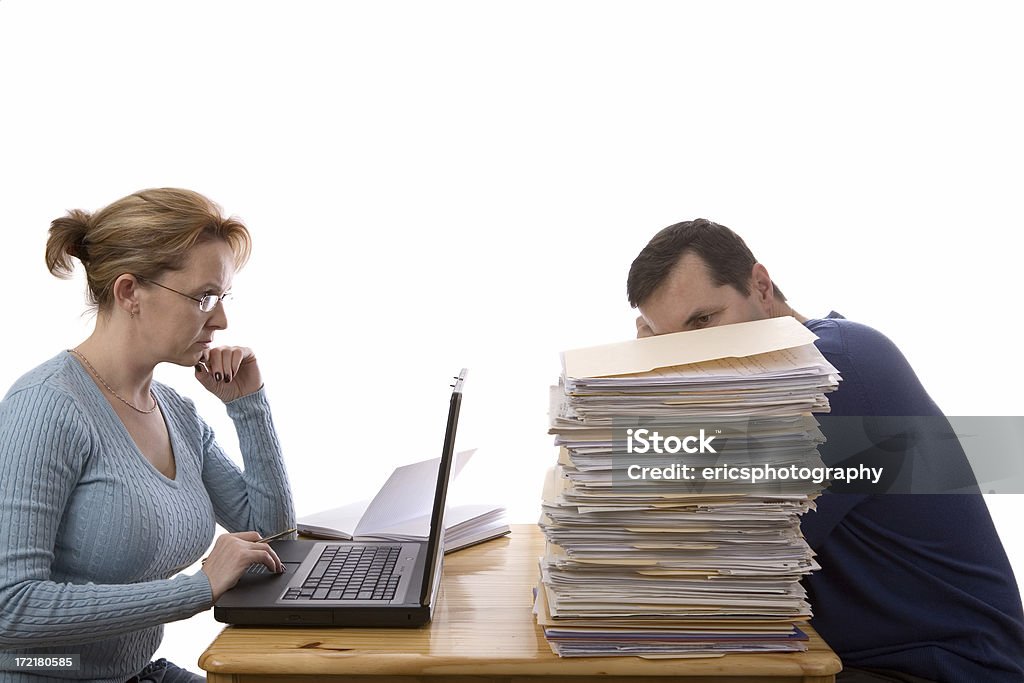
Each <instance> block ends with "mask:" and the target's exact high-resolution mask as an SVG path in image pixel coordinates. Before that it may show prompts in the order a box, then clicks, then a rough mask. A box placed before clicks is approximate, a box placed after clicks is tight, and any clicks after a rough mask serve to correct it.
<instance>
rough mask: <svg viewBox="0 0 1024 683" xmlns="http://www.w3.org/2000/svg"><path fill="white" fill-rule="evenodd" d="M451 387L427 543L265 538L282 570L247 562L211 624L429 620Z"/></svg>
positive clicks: (458, 385) (448, 453) (450, 431)
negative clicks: (279, 560)
mask: <svg viewBox="0 0 1024 683" xmlns="http://www.w3.org/2000/svg"><path fill="white" fill-rule="evenodd" d="M465 378H466V369H465V368H463V369H462V371H460V372H459V374H458V376H456V377H455V378H454V379H455V383H454V384H453V385H451V386H452V394H451V402H450V403H449V407H448V425H447V427H446V428H445V433H444V447H443V448H442V451H441V463H440V465H439V466H438V468H437V484H436V486H435V489H434V507H433V510H432V512H431V515H430V532H429V534H428V537H427V540H426V541H420V542H414V543H407V542H387V541H384V542H365V541H312V540H298V541H271V543H270V546H271V547H272V548H273V549H274V551H275V552H276V553H277V555H278V557H280V558H281V562H282V563H283V564H284V567H285V571H284V573H283V574H275V573H273V572H271V571H270V570H269V569H267V568H266V567H264V566H263V565H261V564H254V565H253V566H252V567H251V568H250V569H249V571H247V572H246V573H245V574H243V575H242V577H241V578H240V579H239V581H238V584H237V585H236V586H235V587H234V588H232V589H231V590H229V591H227V592H226V593H224V595H222V596H221V598H220V599H219V600H218V601H217V603H216V604H215V605H214V607H213V616H214V618H215V619H216V620H217V621H222V622H224V623H227V624H236V625H259V626H358V627H377V626H379V627H389V628H394V627H416V626H422V625H423V624H426V623H428V622H429V621H430V619H431V616H432V614H433V611H434V604H435V602H436V600H437V592H438V587H439V586H440V582H441V565H442V562H443V560H444V508H445V500H446V498H447V496H448V480H449V477H450V476H451V470H452V461H453V460H454V453H455V431H456V428H457V427H458V423H459V408H460V406H461V405H462V383H463V381H464V380H465Z"/></svg>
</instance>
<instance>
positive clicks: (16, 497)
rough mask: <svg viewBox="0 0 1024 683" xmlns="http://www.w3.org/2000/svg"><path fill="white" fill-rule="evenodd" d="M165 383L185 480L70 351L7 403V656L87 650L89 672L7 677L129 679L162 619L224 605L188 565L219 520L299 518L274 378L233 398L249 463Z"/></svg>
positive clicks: (0, 448) (156, 387)
mask: <svg viewBox="0 0 1024 683" xmlns="http://www.w3.org/2000/svg"><path fill="white" fill-rule="evenodd" d="M153 391H154V393H155V395H156V398H157V401H158V402H159V404H160V409H161V411H162V412H163V415H164V419H165V421H166V423H167V428H168V432H169V433H170V437H171V446H172V448H173V450H174V457H175V461H176V466H177V472H176V478H175V479H174V480H170V479H168V478H167V477H165V476H164V475H162V474H160V472H159V471H157V469H156V468H155V467H153V465H152V464H151V463H150V462H149V461H148V460H146V459H145V457H144V456H143V455H142V453H140V452H139V450H138V448H137V447H136V446H135V442H134V441H133V440H132V438H131V436H130V435H129V434H128V431H127V430H126V429H125V427H124V424H123V423H122V422H121V420H120V419H119V418H118V417H117V415H116V413H115V412H114V411H113V409H112V408H111V407H110V404H109V403H108V402H107V399H106V398H105V397H104V396H103V393H102V392H101V390H100V389H99V387H97V386H96V383H95V382H94V381H93V379H92V377H91V376H90V375H89V374H88V372H87V371H86V370H85V368H83V367H82V366H81V365H80V364H79V363H78V361H76V360H75V359H74V358H73V357H72V356H71V355H70V354H69V353H67V352H62V353H60V354H58V355H57V356H56V357H54V358H52V359H50V360H48V361H46V362H45V363H43V364H42V365H40V366H39V367H37V368H35V369H34V370H32V371H30V372H29V373H28V374H26V375H25V376H24V377H22V378H21V379H19V380H18V381H17V382H15V384H14V386H13V387H11V390H10V391H9V392H8V394H7V396H6V397H5V398H4V400H3V401H2V402H0V653H2V654H11V653H18V654H32V655H39V654H49V655H59V654H68V653H80V654H81V659H82V668H81V670H80V671H77V672H72V671H68V672H48V673H47V674H46V676H44V677H36V676H28V675H24V674H12V673H0V682H3V683H7V682H15V681H32V682H33V683H39V682H41V681H45V680H66V679H67V678H73V679H84V680H92V681H103V682H111V683H113V682H114V681H117V682H118V683H121V682H123V681H124V680H125V679H127V678H129V677H130V676H132V675H134V674H135V673H137V672H138V671H139V670H140V669H142V667H143V666H145V665H146V663H148V662H149V661H150V658H151V657H152V655H153V653H154V652H155V651H156V649H157V646H158V645H159V644H160V639H161V637H162V635H163V626H162V624H163V623H165V622H168V621H175V620H177V619H186V618H188V617H190V616H192V615H194V614H196V613H198V612H201V611H203V610H205V609H207V608H209V607H210V606H211V604H212V593H211V590H210V583H209V581H208V580H207V579H206V575H205V574H203V573H202V572H196V573H195V574H193V575H191V576H186V575H178V576H175V575H176V574H178V572H180V571H181V570H182V569H183V568H185V567H187V566H189V565H190V564H192V563H193V562H195V561H196V560H197V559H199V557H200V556H201V555H202V554H203V552H204V551H205V550H206V549H207V548H208V547H209V544H210V542H211V541H212V539H213V535H214V521H215V520H216V521H217V522H219V523H220V524H221V525H223V526H224V527H225V528H226V529H228V530H229V531H249V530H254V531H258V532H260V533H261V534H270V533H274V532H277V531H280V530H282V529H287V528H290V527H292V526H294V522H295V513H294V510H293V506H292V499H291V493H290V489H289V487H288V479H287V475H286V473H285V468H284V463H283V462H282V458H281V449H280V445H279V443H278V440H277V435H276V434H275V432H274V426H273V424H272V422H271V418H270V408H269V406H268V404H267V400H266V397H265V395H264V391H263V389H260V390H259V391H257V392H256V393H254V394H250V395H249V396H245V397H243V398H240V399H238V400H236V401H232V402H231V403H229V404H227V410H228V414H229V415H230V417H231V419H232V420H233V421H234V423H235V429H236V430H237V431H238V437H239V442H240V445H241V450H242V458H243V461H244V464H245V471H244V472H241V471H239V469H238V468H237V467H236V466H235V465H234V464H233V463H232V462H231V461H230V460H229V459H228V458H227V457H226V456H225V454H224V452H223V451H222V450H221V449H220V447H219V446H218V445H217V443H216V441H214V437H213V432H212V430H211V429H210V427H209V426H208V425H207V424H206V423H205V422H203V420H202V419H201V418H200V417H199V415H198V414H197V413H196V410H195V406H194V405H193V403H192V402H191V401H189V400H188V399H186V398H183V397H182V396H180V395H179V394H178V393H177V392H175V391H174V390H173V389H171V388H170V387H167V386H165V385H162V384H159V383H157V382H154V383H153ZM172 577H173V578H172ZM196 654H197V656H198V654H199V653H196Z"/></svg>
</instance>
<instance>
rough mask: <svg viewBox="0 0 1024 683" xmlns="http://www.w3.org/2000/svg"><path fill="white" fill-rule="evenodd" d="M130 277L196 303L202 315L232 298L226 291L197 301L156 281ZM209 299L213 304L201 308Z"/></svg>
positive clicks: (205, 295) (205, 296)
mask: <svg viewBox="0 0 1024 683" xmlns="http://www.w3.org/2000/svg"><path fill="white" fill-rule="evenodd" d="M132 277H134V278H135V279H136V280H138V281H140V282H148V283H149V284H151V285H156V286H157V287H162V288H163V289H166V290H167V291H169V292H174V293H175V294H178V295H180V296H183V297H185V298H186V299H192V301H195V302H197V303H198V304H199V310H200V311H201V312H202V313H212V312H213V309H215V308H217V304H219V303H222V302H224V301H230V300H231V297H232V296H234V295H233V294H232V293H231V292H230V291H228V292H223V293H221V294H204V295H203V296H202V298H201V299H197V298H196V297H194V296H191V295H189V294H186V293H185V292H179V291H178V290H176V289H172V288H171V287H168V286H167V285H162V284H160V283H159V282H157V281H156V280H150V279H149V278H148V277H142V276H141V275H135V274H134V273H133V274H132ZM209 299H213V304H212V305H211V306H210V307H209V308H206V309H204V308H203V302H204V301H207V300H209Z"/></svg>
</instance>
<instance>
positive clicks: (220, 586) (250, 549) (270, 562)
mask: <svg viewBox="0 0 1024 683" xmlns="http://www.w3.org/2000/svg"><path fill="white" fill-rule="evenodd" d="M259 537H260V535H259V534H258V533H256V532H255V531H243V532H241V533H237V534H222V535H221V536H218V537H217V541H216V542H215V543H214V544H213V550H212V551H211V552H210V555H209V557H207V558H206V559H205V560H203V569H202V572H203V573H204V574H206V578H207V579H209V580H210V588H212V589H213V601H214V602H216V601H217V600H218V599H219V598H220V596H222V595H224V593H226V592H227V591H228V590H229V589H230V588H232V587H234V585H235V584H236V583H238V578H239V577H240V576H241V575H242V574H244V573H245V571H246V570H247V569H248V568H249V566H250V565H252V564H257V563H258V564H262V565H263V566H265V567H266V568H267V569H269V570H270V571H272V572H274V573H276V574H280V573H281V572H283V571H284V565H283V564H281V560H280V558H278V556H277V553H275V552H274V549H273V548H271V547H270V546H269V545H267V544H266V543H255V542H254V541H256V539H258V538H259Z"/></svg>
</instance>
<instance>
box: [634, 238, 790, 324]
mask: <svg viewBox="0 0 1024 683" xmlns="http://www.w3.org/2000/svg"><path fill="white" fill-rule="evenodd" d="M766 291H767V292H769V293H770V292H771V280H770V279H769V278H768V273H767V271H766V270H765V269H764V266H761V265H760V264H758V265H755V266H754V272H753V273H752V277H751V291H750V294H749V295H748V296H744V295H743V294H741V293H740V292H739V291H737V290H736V288H734V287H732V286H731V285H724V286H721V287H719V286H716V285H715V284H714V282H713V281H712V279H711V275H710V273H709V272H708V267H707V265H706V264H705V263H704V259H702V258H701V257H700V256H698V255H697V254H694V253H692V252H688V253H685V254H683V256H681V257H680V259H679V261H678V262H677V263H676V265H675V267H674V268H673V269H672V272H671V273H669V276H668V278H666V279H665V281H664V282H663V283H662V284H661V286H660V287H658V288H657V289H656V290H654V293H653V294H651V295H650V296H649V297H648V298H647V300H646V301H644V302H643V303H642V304H640V306H639V307H638V308H639V309H640V316H641V317H642V319H643V322H646V323H647V327H649V328H650V331H651V332H652V333H653V334H668V333H669V332H683V331H685V330H698V329H700V328H702V327H713V326H715V325H729V324H732V323H741V322H747V321H750V320H762V319H764V318H768V317H770V315H771V313H770V311H771V301H772V300H771V296H770V294H769V295H766ZM638 323H639V321H638ZM640 336H645V335H644V333H643V331H642V330H641V334H640Z"/></svg>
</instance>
